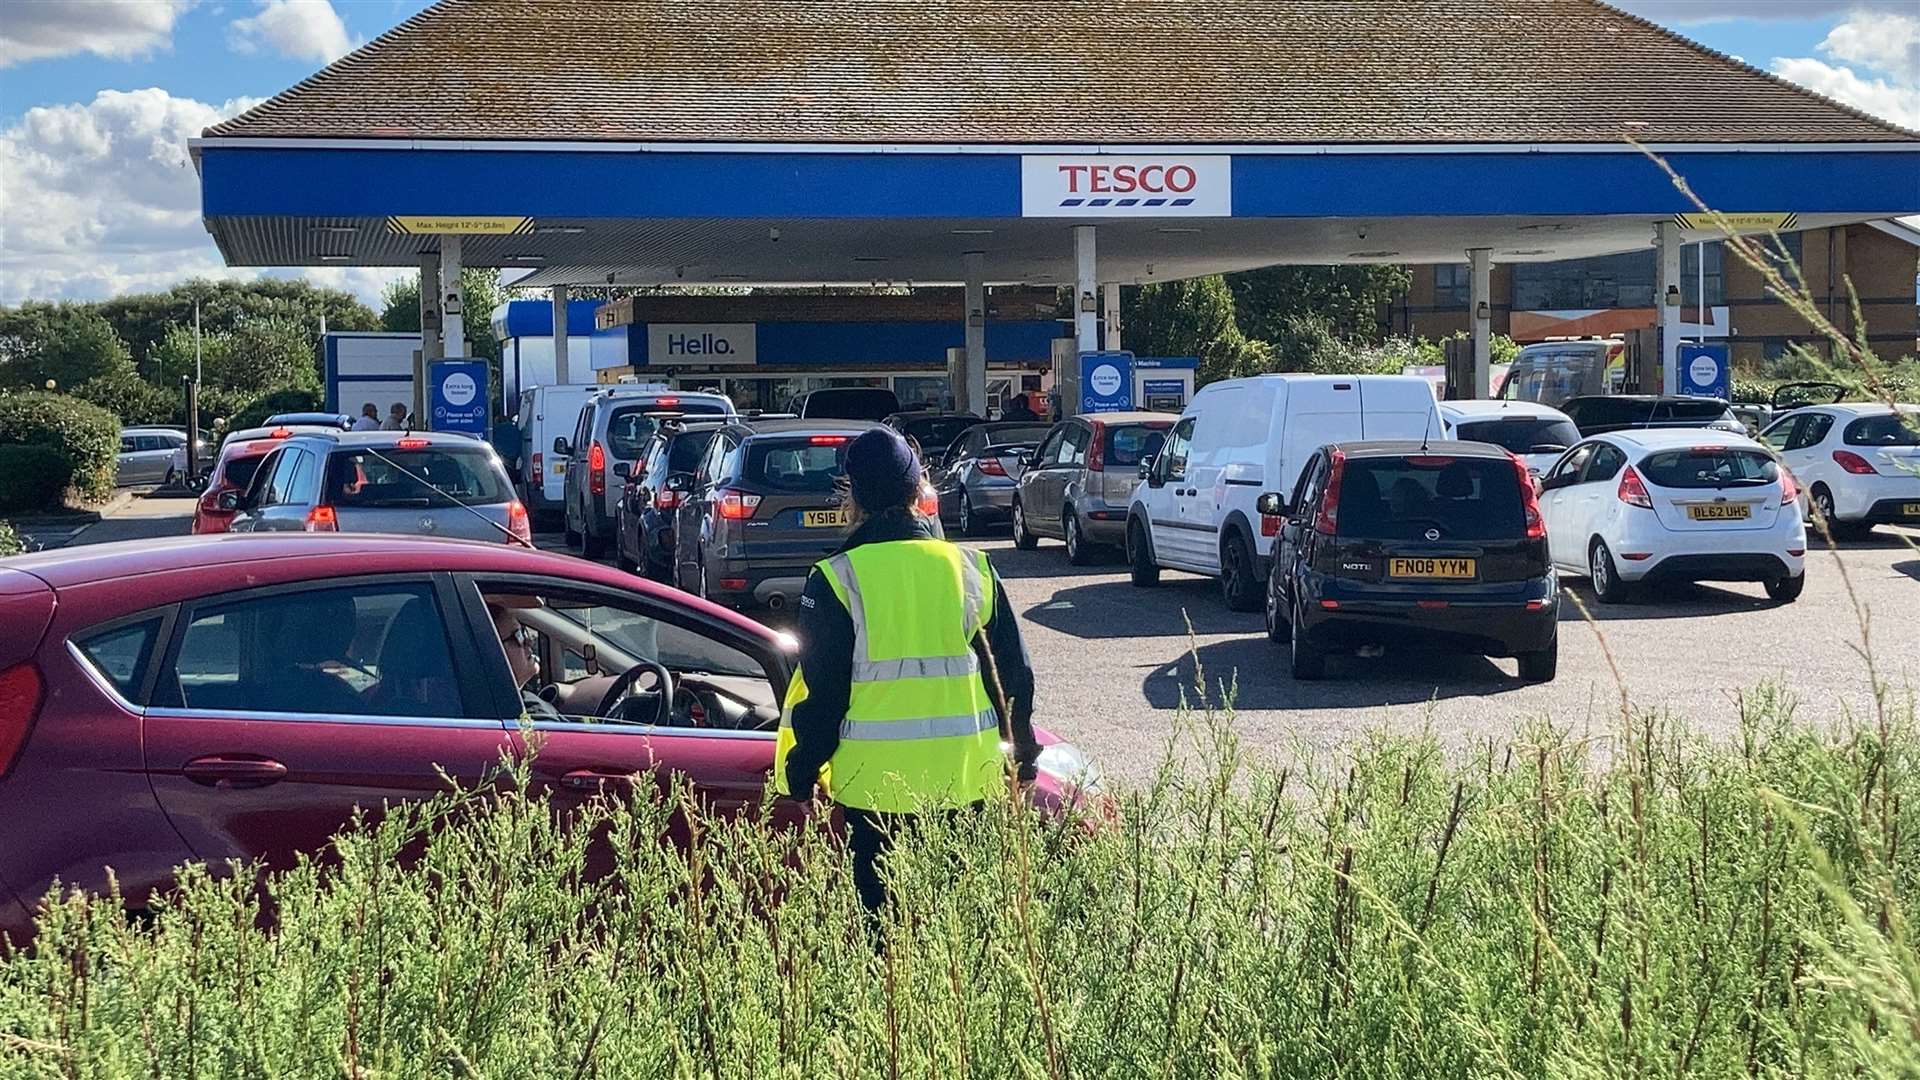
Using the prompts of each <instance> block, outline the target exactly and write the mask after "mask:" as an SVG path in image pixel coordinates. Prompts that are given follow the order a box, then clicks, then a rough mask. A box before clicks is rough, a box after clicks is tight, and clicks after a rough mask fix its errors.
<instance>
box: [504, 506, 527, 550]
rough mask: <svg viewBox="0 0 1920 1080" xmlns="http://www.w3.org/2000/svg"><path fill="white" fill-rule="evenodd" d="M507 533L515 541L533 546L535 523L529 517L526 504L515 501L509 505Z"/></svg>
mask: <svg viewBox="0 0 1920 1080" xmlns="http://www.w3.org/2000/svg"><path fill="white" fill-rule="evenodd" d="M507 531H508V532H510V533H512V534H513V538H514V539H515V540H518V541H520V542H521V543H523V544H525V545H527V546H528V547H532V546H533V522H532V521H531V520H529V519H528V517H527V507H526V504H524V503H522V502H521V501H520V500H519V499H515V500H513V501H512V502H510V503H508V504H507Z"/></svg>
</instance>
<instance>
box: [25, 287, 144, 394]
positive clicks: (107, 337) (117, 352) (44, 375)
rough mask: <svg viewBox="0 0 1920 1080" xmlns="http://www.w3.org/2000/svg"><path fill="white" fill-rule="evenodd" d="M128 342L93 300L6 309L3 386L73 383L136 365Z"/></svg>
mask: <svg viewBox="0 0 1920 1080" xmlns="http://www.w3.org/2000/svg"><path fill="white" fill-rule="evenodd" d="M131 370H132V363H131V361H130V360H129V359H128V356H127V347H126V345H125V343H123V342H122V341H121V340H120V337H119V335H117V334H115V333H114V331H113V327H112V325H111V324H109V323H108V322H107V320H105V319H103V318H101V317H100V315H99V314H98V313H97V312H95V311H94V310H93V309H92V308H91V306H90V305H86V304H75V303H60V304H40V303H28V304H23V305H21V306H20V307H18V308H15V309H12V310H0V386H12V387H42V386H44V385H45V384H46V382H47V380H49V379H51V380H53V382H54V384H55V385H56V387H58V388H59V389H63V390H64V389H70V388H72V387H75V386H78V385H80V384H81V383H83V382H86V381H87V380H88V379H92V378H95V377H97V376H102V375H113V374H116V373H118V372H122V371H131Z"/></svg>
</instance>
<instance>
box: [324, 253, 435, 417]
mask: <svg viewBox="0 0 1920 1080" xmlns="http://www.w3.org/2000/svg"><path fill="white" fill-rule="evenodd" d="M441 355H442V354H441V352H440V256H438V255H435V254H434V253H433V252H431V251H424V252H421V253H420V350H419V351H418V352H416V353H414V354H413V416H414V423H415V424H419V423H422V422H423V420H422V419H421V418H422V417H425V416H426V415H427V365H428V364H429V363H432V362H433V361H435V360H438V359H440V357H441ZM341 408H346V405H345V404H344V403H343V404H342V405H341Z"/></svg>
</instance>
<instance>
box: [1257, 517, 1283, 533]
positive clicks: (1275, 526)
mask: <svg viewBox="0 0 1920 1080" xmlns="http://www.w3.org/2000/svg"><path fill="white" fill-rule="evenodd" d="M1285 520H1286V519H1285V518H1283V517H1281V516H1280V515H1279V514H1261V515H1260V535H1261V536H1279V535H1280V524H1281V523H1282V522H1283V521H1285Z"/></svg>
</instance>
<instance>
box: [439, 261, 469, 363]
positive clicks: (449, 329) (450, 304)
mask: <svg viewBox="0 0 1920 1080" xmlns="http://www.w3.org/2000/svg"><path fill="white" fill-rule="evenodd" d="M440 310H441V314H442V320H443V322H442V325H441V327H440V341H441V343H442V344H443V345H444V346H445V348H446V354H447V355H448V356H451V357H459V356H465V355H467V328H466V324H465V323H464V322H463V321H462V319H463V318H464V314H463V312H464V311H465V310H466V297H465V294H464V293H462V292H461V291H460V238H459V237H458V236H451V235H450V236H442V237H441V238H440Z"/></svg>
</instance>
